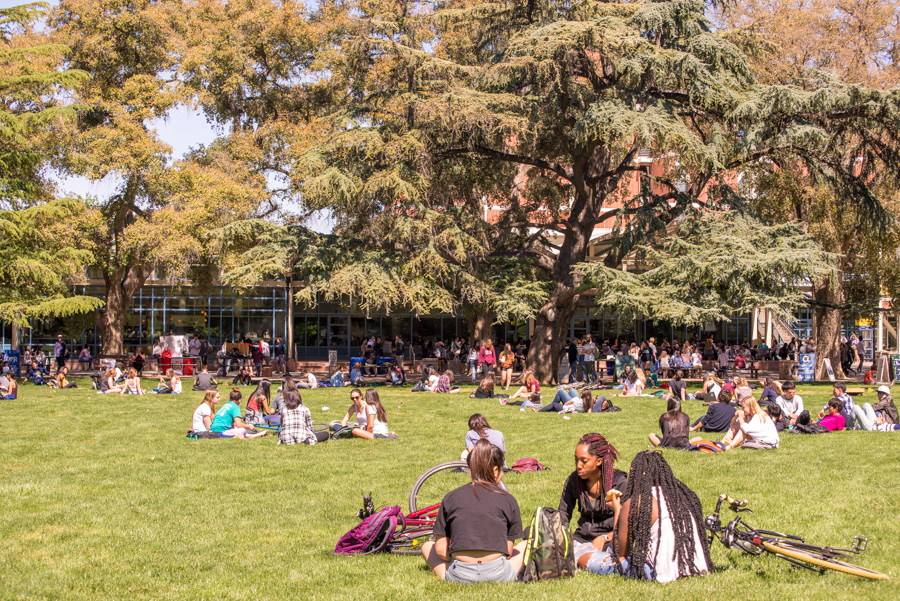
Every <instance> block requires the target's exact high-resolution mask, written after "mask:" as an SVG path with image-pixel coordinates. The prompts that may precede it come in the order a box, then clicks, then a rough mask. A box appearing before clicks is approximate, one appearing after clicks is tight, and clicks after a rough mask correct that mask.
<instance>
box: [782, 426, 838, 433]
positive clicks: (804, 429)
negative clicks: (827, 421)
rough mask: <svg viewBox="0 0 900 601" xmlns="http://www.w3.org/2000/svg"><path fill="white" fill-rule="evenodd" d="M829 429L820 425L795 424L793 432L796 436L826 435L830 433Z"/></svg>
mask: <svg viewBox="0 0 900 601" xmlns="http://www.w3.org/2000/svg"><path fill="white" fill-rule="evenodd" d="M829 431H830V430H828V428H826V427H825V426H821V425H819V424H795V425H794V429H793V430H791V432H793V433H794V434H824V433H825V432H829Z"/></svg>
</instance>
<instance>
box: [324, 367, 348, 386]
mask: <svg viewBox="0 0 900 601" xmlns="http://www.w3.org/2000/svg"><path fill="white" fill-rule="evenodd" d="M344 384H345V382H344V373H343V366H342V365H341V364H340V363H338V364H337V365H335V366H334V371H332V372H331V375H330V376H329V377H328V386H329V387H330V388H343V387H344Z"/></svg>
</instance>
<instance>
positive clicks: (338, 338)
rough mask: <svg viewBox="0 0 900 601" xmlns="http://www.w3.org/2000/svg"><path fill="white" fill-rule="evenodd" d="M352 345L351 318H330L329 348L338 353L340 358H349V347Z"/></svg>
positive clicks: (332, 316)
mask: <svg viewBox="0 0 900 601" xmlns="http://www.w3.org/2000/svg"><path fill="white" fill-rule="evenodd" d="M349 344H350V316H349V315H329V316H328V348H329V349H331V350H336V351H337V352H338V358H340V359H347V358H348V357H349V355H348V354H347V353H348V349H347V347H348V346H349Z"/></svg>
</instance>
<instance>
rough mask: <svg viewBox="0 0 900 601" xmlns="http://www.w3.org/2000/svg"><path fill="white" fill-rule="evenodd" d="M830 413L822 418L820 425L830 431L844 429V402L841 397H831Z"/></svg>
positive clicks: (829, 402) (828, 406) (829, 403)
mask: <svg viewBox="0 0 900 601" xmlns="http://www.w3.org/2000/svg"><path fill="white" fill-rule="evenodd" d="M827 408H828V415H826V416H825V417H823V418H822V419H820V420H819V421H818V422H816V423H818V424H819V425H820V426H822V427H824V428H825V429H826V430H828V431H829V432H834V431H835V430H843V429H844V425H845V422H844V416H843V415H842V413H843V411H844V403H843V402H841V399H831V400H830V401H828V405H827Z"/></svg>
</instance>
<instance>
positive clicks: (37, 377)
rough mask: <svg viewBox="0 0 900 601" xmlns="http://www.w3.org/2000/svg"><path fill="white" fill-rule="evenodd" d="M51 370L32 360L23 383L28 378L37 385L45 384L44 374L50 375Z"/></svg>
mask: <svg viewBox="0 0 900 601" xmlns="http://www.w3.org/2000/svg"><path fill="white" fill-rule="evenodd" d="M49 375H50V372H49V371H47V368H46V367H44V366H42V365H38V362H37V361H32V362H31V367H29V368H28V372H27V373H26V374H25V377H24V378H23V379H22V383H23V384H24V383H25V382H27V381H28V380H31V381H32V382H34V385H35V386H43V385H44V376H49Z"/></svg>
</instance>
